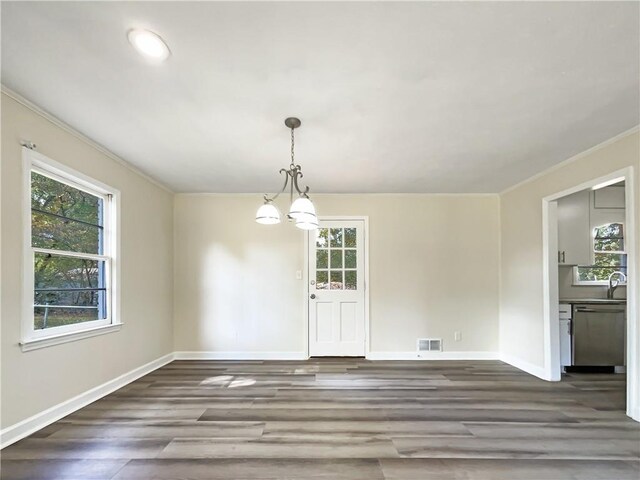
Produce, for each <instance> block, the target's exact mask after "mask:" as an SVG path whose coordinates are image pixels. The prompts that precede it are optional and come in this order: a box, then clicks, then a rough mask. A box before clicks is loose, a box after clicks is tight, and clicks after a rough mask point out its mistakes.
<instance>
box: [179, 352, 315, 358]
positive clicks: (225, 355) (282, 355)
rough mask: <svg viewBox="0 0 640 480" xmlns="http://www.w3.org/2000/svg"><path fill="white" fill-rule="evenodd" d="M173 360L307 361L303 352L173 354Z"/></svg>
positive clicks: (306, 356)
mask: <svg viewBox="0 0 640 480" xmlns="http://www.w3.org/2000/svg"><path fill="white" fill-rule="evenodd" d="M173 354H174V359H175V360H307V359H308V358H309V356H308V355H307V354H306V353H305V352H205V351H202V352H201V351H196V352H174V353H173Z"/></svg>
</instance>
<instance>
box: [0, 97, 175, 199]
mask: <svg viewBox="0 0 640 480" xmlns="http://www.w3.org/2000/svg"><path fill="white" fill-rule="evenodd" d="M0 91H1V92H2V93H4V94H5V95H6V96H8V97H9V98H12V99H13V100H15V101H16V102H18V103H20V104H21V105H23V106H25V107H27V108H28V109H29V110H31V111H32V112H34V113H35V114H37V115H40V116H41V117H42V118H44V119H45V120H48V121H49V122H51V123H52V124H54V125H55V126H56V127H58V128H61V129H62V130H64V131H65V132H67V133H70V134H71V135H73V136H74V137H76V138H77V139H79V140H81V141H83V142H84V143H86V144H87V145H89V146H90V147H92V148H94V149H96V150H98V151H99V152H100V153H102V154H103V155H106V156H107V157H109V158H110V159H111V160H113V161H114V162H116V163H118V164H120V165H122V166H123V167H125V168H126V169H128V170H130V171H131V172H133V173H135V174H136V175H138V176H140V177H142V178H144V179H145V180H146V181H148V182H150V183H152V184H153V185H155V186H156V187H159V188H161V189H162V190H164V191H165V192H168V193H174V191H173V190H171V189H170V188H169V187H168V186H166V185H165V184H163V183H162V182H160V181H159V180H156V179H155V178H153V177H151V176H150V175H148V174H146V173H144V172H142V171H141V170H139V169H138V168H137V167H134V166H133V165H132V164H131V163H129V162H127V161H126V160H124V159H123V158H120V157H119V156H117V155H116V154H115V153H113V152H112V151H111V150H109V149H108V148H106V147H105V146H103V145H101V144H99V143H98V142H96V141H94V140H92V139H91V138H89V137H87V136H86V135H84V134H82V133H80V132H79V131H78V130H76V129H75V128H73V127H72V126H71V125H69V124H68V123H65V122H63V121H62V120H60V119H59V118H57V117H55V116H54V115H52V114H50V113H49V112H47V111H46V110H44V109H42V108H40V107H39V106H37V105H36V104H35V103H33V102H31V101H30V100H27V99H26V98H25V97H23V96H22V95H20V94H19V93H17V92H14V91H13V90H11V89H10V88H8V87H6V86H4V85H0ZM25 140H33V139H25Z"/></svg>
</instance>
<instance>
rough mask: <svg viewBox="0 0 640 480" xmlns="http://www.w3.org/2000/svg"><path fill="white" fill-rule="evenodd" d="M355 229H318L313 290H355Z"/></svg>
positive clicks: (356, 278)
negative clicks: (314, 287) (314, 286)
mask: <svg viewBox="0 0 640 480" xmlns="http://www.w3.org/2000/svg"><path fill="white" fill-rule="evenodd" d="M356 243H357V233H356V229H355V228H320V229H318V234H317V238H316V289H317V290H357V289H358V270H357V266H358V265H357V249H356V247H357V245H356Z"/></svg>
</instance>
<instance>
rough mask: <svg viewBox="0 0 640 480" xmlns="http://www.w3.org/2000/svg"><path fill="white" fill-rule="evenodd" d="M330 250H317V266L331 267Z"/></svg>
mask: <svg viewBox="0 0 640 480" xmlns="http://www.w3.org/2000/svg"><path fill="white" fill-rule="evenodd" d="M328 255H329V252H328V250H325V249H318V250H316V268H329V258H328Z"/></svg>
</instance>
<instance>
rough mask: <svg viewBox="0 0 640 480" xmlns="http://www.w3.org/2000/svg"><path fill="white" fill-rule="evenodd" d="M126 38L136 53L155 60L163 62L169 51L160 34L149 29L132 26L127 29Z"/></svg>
mask: <svg viewBox="0 0 640 480" xmlns="http://www.w3.org/2000/svg"><path fill="white" fill-rule="evenodd" d="M127 38H128V39H129V42H130V43H131V45H133V48H135V49H136V50H137V51H138V53H140V54H141V55H143V56H145V57H147V58H148V59H150V60H154V61H156V62H163V61H164V60H166V59H167V57H169V54H170V53H171V52H170V51H169V47H168V46H167V44H166V43H164V40H162V38H160V35H158V34H157V33H153V32H151V31H149V30H143V29H138V28H134V29H132V30H129V33H128V34H127Z"/></svg>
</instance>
